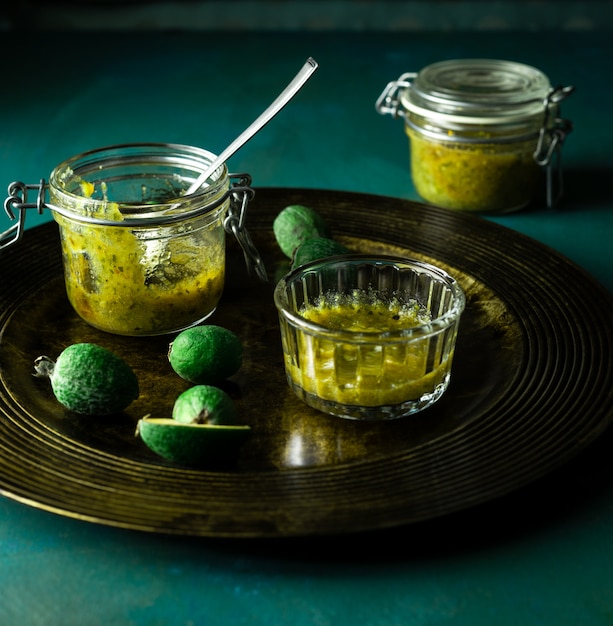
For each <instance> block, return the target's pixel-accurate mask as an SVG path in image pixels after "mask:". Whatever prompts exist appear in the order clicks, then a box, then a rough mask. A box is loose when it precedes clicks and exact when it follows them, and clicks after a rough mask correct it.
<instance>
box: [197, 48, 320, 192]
mask: <svg viewBox="0 0 613 626" xmlns="http://www.w3.org/2000/svg"><path fill="white" fill-rule="evenodd" d="M317 67H318V64H317V62H316V61H315V59H313V58H312V57H309V58H308V59H307V61H306V63H305V64H304V65H303V66H302V69H301V70H300V71H299V72H298V73H297V74H296V76H295V77H294V78H293V80H292V82H291V83H289V84H288V85H287V87H286V88H285V89H284V90H283V91H282V92H281V93H280V94H279V95H278V96H277V98H276V100H275V101H274V102H272V104H271V105H270V106H269V107H268V108H267V109H266V110H265V111H264V112H263V113H262V114H261V115H260V116H259V117H258V118H257V119H256V120H254V121H253V122H252V123H251V125H250V126H248V127H247V128H246V129H245V130H244V131H243V132H242V133H241V134H240V135H239V136H238V137H237V138H236V139H235V140H234V141H233V142H232V143H231V144H230V145H229V146H228V147H227V148H226V149H225V150H224V151H223V152H222V153H220V154H219V155H218V156H217V158H215V159H214V160H213V161H212V163H211V164H210V165H209V166H208V167H207V169H206V170H205V171H204V172H202V174H200V176H199V177H198V178H197V180H195V181H194V182H193V183H192V185H191V186H190V187H189V189H188V190H187V192H186V193H187V194H191V193H194V192H195V191H197V190H198V189H200V187H201V186H202V185H203V184H204V183H205V182H206V180H207V178H208V177H209V176H210V175H211V174H212V173H213V172H214V171H215V170H216V169H217V168H218V167H219V166H220V165H221V164H222V163H224V162H225V161H226V160H227V159H228V158H229V157H230V156H232V155H233V154H234V153H235V152H236V151H237V150H238V149H239V148H240V147H241V146H242V145H243V144H245V143H247V141H249V139H251V137H253V135H255V134H256V133H257V132H258V131H259V130H260V129H262V128H263V127H264V126H265V125H266V124H268V122H270V120H271V119H272V118H273V117H274V116H275V115H276V114H277V113H278V112H279V111H280V110H281V109H282V108H283V107H284V106H285V105H286V104H287V103H288V102H289V101H290V100H291V99H292V98H293V97H294V96H295V95H296V93H297V92H298V91H299V90H300V88H301V87H302V86H303V85H304V83H306V81H307V80H308V79H309V78H310V77H311V75H312V74H313V72H314V71H315V70H316V69H317Z"/></svg>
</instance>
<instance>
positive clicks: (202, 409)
mask: <svg viewBox="0 0 613 626" xmlns="http://www.w3.org/2000/svg"><path fill="white" fill-rule="evenodd" d="M172 419H173V420H175V421H177V422H181V423H183V424H223V425H233V424H236V422H237V412H236V407H235V406H234V402H233V401H232V398H230V396H229V395H228V394H227V393H226V392H225V391H223V389H219V387H213V386H212V385H196V386H195V387H190V388H189V389H187V390H186V391H184V392H183V393H182V394H181V395H180V396H179V397H178V398H177V399H176V400H175V403H174V406H173V408H172Z"/></svg>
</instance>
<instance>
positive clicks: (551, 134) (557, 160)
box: [534, 85, 575, 208]
mask: <svg viewBox="0 0 613 626" xmlns="http://www.w3.org/2000/svg"><path fill="white" fill-rule="evenodd" d="M573 91H575V88H574V87H573V86H572V85H570V86H568V87H561V86H558V87H555V88H554V89H552V90H551V91H550V92H549V93H548V94H547V96H546V97H545V99H544V100H543V106H544V109H545V117H544V119H543V126H542V127H541V130H540V131H539V137H538V141H537V144H536V149H535V150H534V160H535V161H536V163H537V164H538V165H540V166H542V167H544V168H545V172H546V175H547V183H546V185H547V206H548V207H549V208H552V207H554V206H555V205H556V204H557V203H558V202H559V200H560V198H561V197H562V196H563V194H564V179H563V173H562V145H563V144H564V140H565V139H566V136H567V135H568V133H570V132H571V131H572V129H573V125H572V122H571V121H570V120H567V119H563V118H561V117H557V116H556V117H554V118H553V119H552V110H553V109H554V108H555V107H554V106H553V105H557V104H558V103H559V102H561V101H562V100H564V98H567V97H568V96H570V94H572V93H573ZM554 171H555V174H556V177H555V179H554ZM554 186H557V191H556V193H555V196H554Z"/></svg>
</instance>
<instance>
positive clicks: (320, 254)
mask: <svg viewBox="0 0 613 626" xmlns="http://www.w3.org/2000/svg"><path fill="white" fill-rule="evenodd" d="M349 252H351V250H349V248H347V247H345V246H344V245H343V244H342V243H338V241H334V240H333V239H327V238H325V237H316V238H314V239H307V240H306V241H303V242H302V243H301V244H300V245H299V246H298V247H297V248H296V251H295V252H294V258H293V260H292V269H295V268H297V267H299V266H300V265H304V264H305V263H309V261H315V260H317V259H323V258H325V257H328V256H333V255H335V254H347V253H349Z"/></svg>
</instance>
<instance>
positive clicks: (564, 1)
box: [0, 0, 613, 32]
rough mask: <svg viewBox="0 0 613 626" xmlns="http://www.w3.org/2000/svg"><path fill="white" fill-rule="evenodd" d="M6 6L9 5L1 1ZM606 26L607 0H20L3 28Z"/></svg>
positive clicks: (610, 14)
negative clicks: (51, 0) (61, 0)
mask: <svg viewBox="0 0 613 626" xmlns="http://www.w3.org/2000/svg"><path fill="white" fill-rule="evenodd" d="M3 4H6V3H3ZM23 26H28V27H37V28H41V29H62V30H65V29H79V30H152V29H164V30H234V31H245V30H251V31H252V30H269V31H272V30H306V31H331V30H349V31H360V30H370V31H373V30H383V31H394V32H398V31H406V32H411V31H424V30H436V31H441V30H442V31H460V30H479V31H497V30H499V31H502V30H528V31H539V30H565V31H586V30H603V29H609V28H611V27H613V2H612V1H611V0H583V1H576V0H501V1H495V0H494V1H487V0H476V1H475V0H473V1H472V2H471V1H463V0H413V1H403V0H191V1H190V0H184V1H179V2H170V1H155V0H154V1H149V2H143V1H139V0H128V1H125V0H124V1H121V2H120V1H117V0H73V1H65V2H44V1H43V0H18V2H16V3H10V5H9V6H3V7H2V8H0V30H10V29H15V28H21V27H23Z"/></svg>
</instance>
